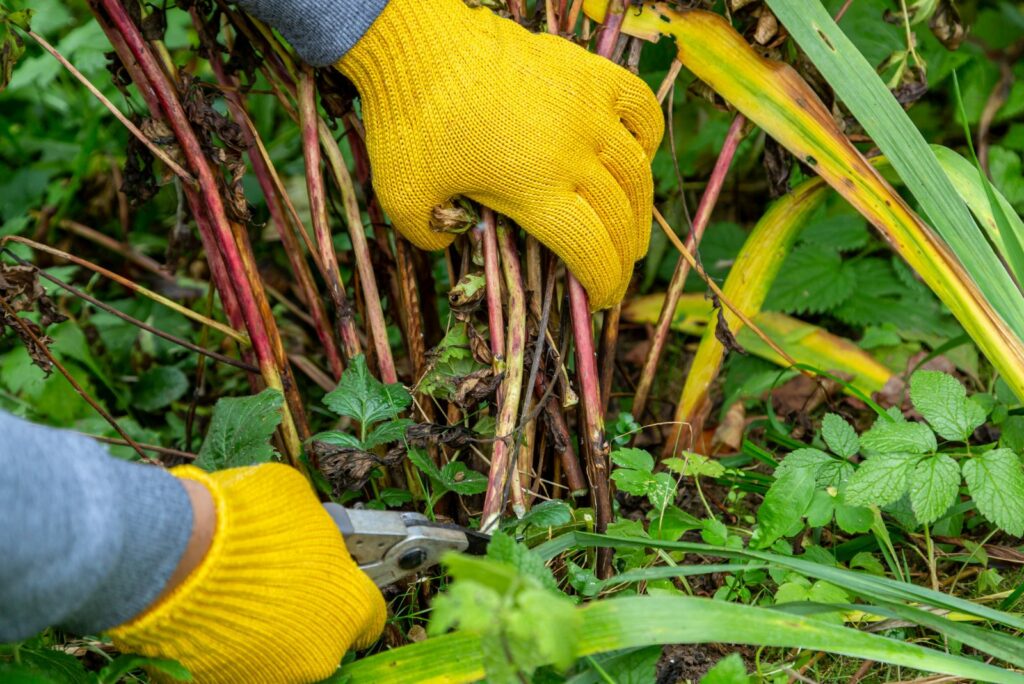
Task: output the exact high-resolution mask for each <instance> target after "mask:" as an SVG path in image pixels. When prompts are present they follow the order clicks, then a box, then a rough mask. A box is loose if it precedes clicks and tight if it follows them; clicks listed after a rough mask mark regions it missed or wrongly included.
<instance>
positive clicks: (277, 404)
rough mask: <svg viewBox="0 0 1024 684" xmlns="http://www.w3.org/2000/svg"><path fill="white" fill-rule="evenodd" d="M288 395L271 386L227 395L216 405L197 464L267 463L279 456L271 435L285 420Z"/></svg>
mask: <svg viewBox="0 0 1024 684" xmlns="http://www.w3.org/2000/svg"><path fill="white" fill-rule="evenodd" d="M283 403H284V395H282V394H281V392H279V391H278V390H276V389H271V388H269V387H268V388H267V389H265V390H263V391H262V392H260V393H259V394H257V395H254V396H251V397H225V398H222V399H219V400H218V401H217V403H216V404H215V405H214V407H213V419H212V420H211V421H210V429H209V431H208V432H207V433H206V439H204V440H203V447H202V449H200V451H199V457H198V458H197V459H196V460H195V465H196V466H197V467H199V468H202V469H203V470H207V471H214V470H223V469H224V468H237V467H239V466H247V465H255V464H257V463H265V462H267V461H269V460H270V459H272V458H273V457H274V456H276V455H277V452H276V451H275V450H274V447H272V446H271V445H270V437H271V436H272V435H273V434H274V430H276V429H277V426H278V424H279V423H280V422H281V405H282V404H283Z"/></svg>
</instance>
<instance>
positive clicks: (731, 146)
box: [633, 114, 747, 420]
mask: <svg viewBox="0 0 1024 684" xmlns="http://www.w3.org/2000/svg"><path fill="white" fill-rule="evenodd" d="M746 121H747V120H746V118H744V116H743V115H742V114H737V115H736V118H734V119H733V120H732V125H731V126H729V132H728V133H726V136H725V142H724V143H723V144H722V150H721V152H719V154H718V160H717V161H716V162H715V168H714V169H712V171H711V177H710V178H709V179H708V184H707V187H705V189H704V194H703V195H702V196H701V198H700V204H699V205H698V206H697V213H696V214H695V215H694V217H693V228H692V230H690V234H689V235H688V236H686V248H687V249H688V250H690V252H693V251H694V250H696V249H697V246H698V245H699V244H700V240H701V238H702V237H703V236H704V229H705V228H707V226H708V222H709V220H710V219H711V213H712V212H713V211H714V209H715V204H716V203H717V202H718V196H719V194H721V192H722V185H723V184H724V183H725V178H726V176H727V175H728V173H729V166H730V165H731V164H732V159H733V157H734V156H735V155H736V148H737V147H738V146H739V144H740V140H742V138H743V126H744V124H746ZM669 125H671V123H670V124H669ZM689 273H690V263H689V262H688V261H686V260H685V259H684V258H683V257H679V261H678V262H676V270H675V273H673V274H672V282H670V283H669V286H668V290H667V291H666V293H665V302H664V304H662V307H661V314H660V315H659V316H658V323H657V325H656V326H655V329H654V336H653V337H652V338H651V348H650V349H648V350H647V357H646V358H645V359H644V367H643V370H642V371H641V373H640V381H639V383H638V384H637V388H636V394H635V396H634V399H633V415H634V416H635V417H636V418H637V419H638V420H639V419H640V417H641V415H642V414H643V411H644V409H645V408H646V406H647V400H648V399H649V398H650V394H651V386H652V385H653V384H654V376H655V374H656V371H657V367H658V362H659V361H660V360H661V354H662V352H664V350H665V344H666V343H667V342H668V335H669V328H670V326H671V325H672V319H673V318H674V316H675V312H676V306H677V305H678V304H679V298H680V297H681V296H682V294H683V287H684V286H685V285H686V276H687V275H689Z"/></svg>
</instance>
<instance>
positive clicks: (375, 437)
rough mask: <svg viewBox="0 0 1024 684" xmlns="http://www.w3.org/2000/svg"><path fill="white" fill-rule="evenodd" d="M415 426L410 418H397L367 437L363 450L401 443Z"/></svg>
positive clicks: (378, 427)
mask: <svg viewBox="0 0 1024 684" xmlns="http://www.w3.org/2000/svg"><path fill="white" fill-rule="evenodd" d="M412 424H413V421H411V420H409V419H408V418H396V419H395V420H389V421H388V422H386V423H381V424H380V425H378V426H377V427H375V428H374V429H373V430H372V431H371V432H370V434H368V435H367V436H366V441H365V442H363V450H364V451H369V450H370V449H373V448H374V447H377V446H381V445H383V444H391V443H392V442H401V441H403V440H404V439H405V431H406V430H407V429H408V428H409V426H410V425H412Z"/></svg>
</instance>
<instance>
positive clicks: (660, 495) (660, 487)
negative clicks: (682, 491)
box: [647, 473, 676, 511]
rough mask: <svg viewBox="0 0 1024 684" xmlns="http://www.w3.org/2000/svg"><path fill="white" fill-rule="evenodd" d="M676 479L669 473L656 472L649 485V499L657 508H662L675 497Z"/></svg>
mask: <svg viewBox="0 0 1024 684" xmlns="http://www.w3.org/2000/svg"><path fill="white" fill-rule="evenodd" d="M675 493H676V481H675V480H673V479H672V476H671V475H669V474H668V473H655V474H654V476H653V477H652V478H651V480H650V482H649V484H648V486H647V500H648V501H650V502H651V505H652V506H654V509H655V510H658V511H660V510H662V509H664V508H665V507H666V506H668V505H669V503H670V502H671V501H672V499H673V498H674V497H675Z"/></svg>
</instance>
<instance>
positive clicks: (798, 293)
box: [765, 244, 856, 314]
mask: <svg viewBox="0 0 1024 684" xmlns="http://www.w3.org/2000/svg"><path fill="white" fill-rule="evenodd" d="M855 286H856V279H855V277H854V274H853V271H851V270H850V269H849V268H845V267H844V266H843V259H842V257H841V256H839V252H837V251H836V250H835V249H834V248H832V247H827V246H823V245H815V244H805V245H801V246H799V247H797V248H796V249H794V250H793V251H792V252H791V253H790V255H789V256H788V257H787V258H786V261H785V262H784V263H783V266H782V269H781V270H780V271H779V275H778V277H777V278H776V280H775V283H774V284H773V285H772V289H771V292H770V293H769V295H768V301H767V302H766V304H765V307H766V308H769V309H776V310H779V311H784V312H786V313H797V314H799V313H822V312H825V311H830V310H832V309H834V308H835V307H837V306H839V305H840V304H842V303H843V302H845V301H846V300H847V299H849V298H850V297H851V296H852V295H853V293H854V288H855Z"/></svg>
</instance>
